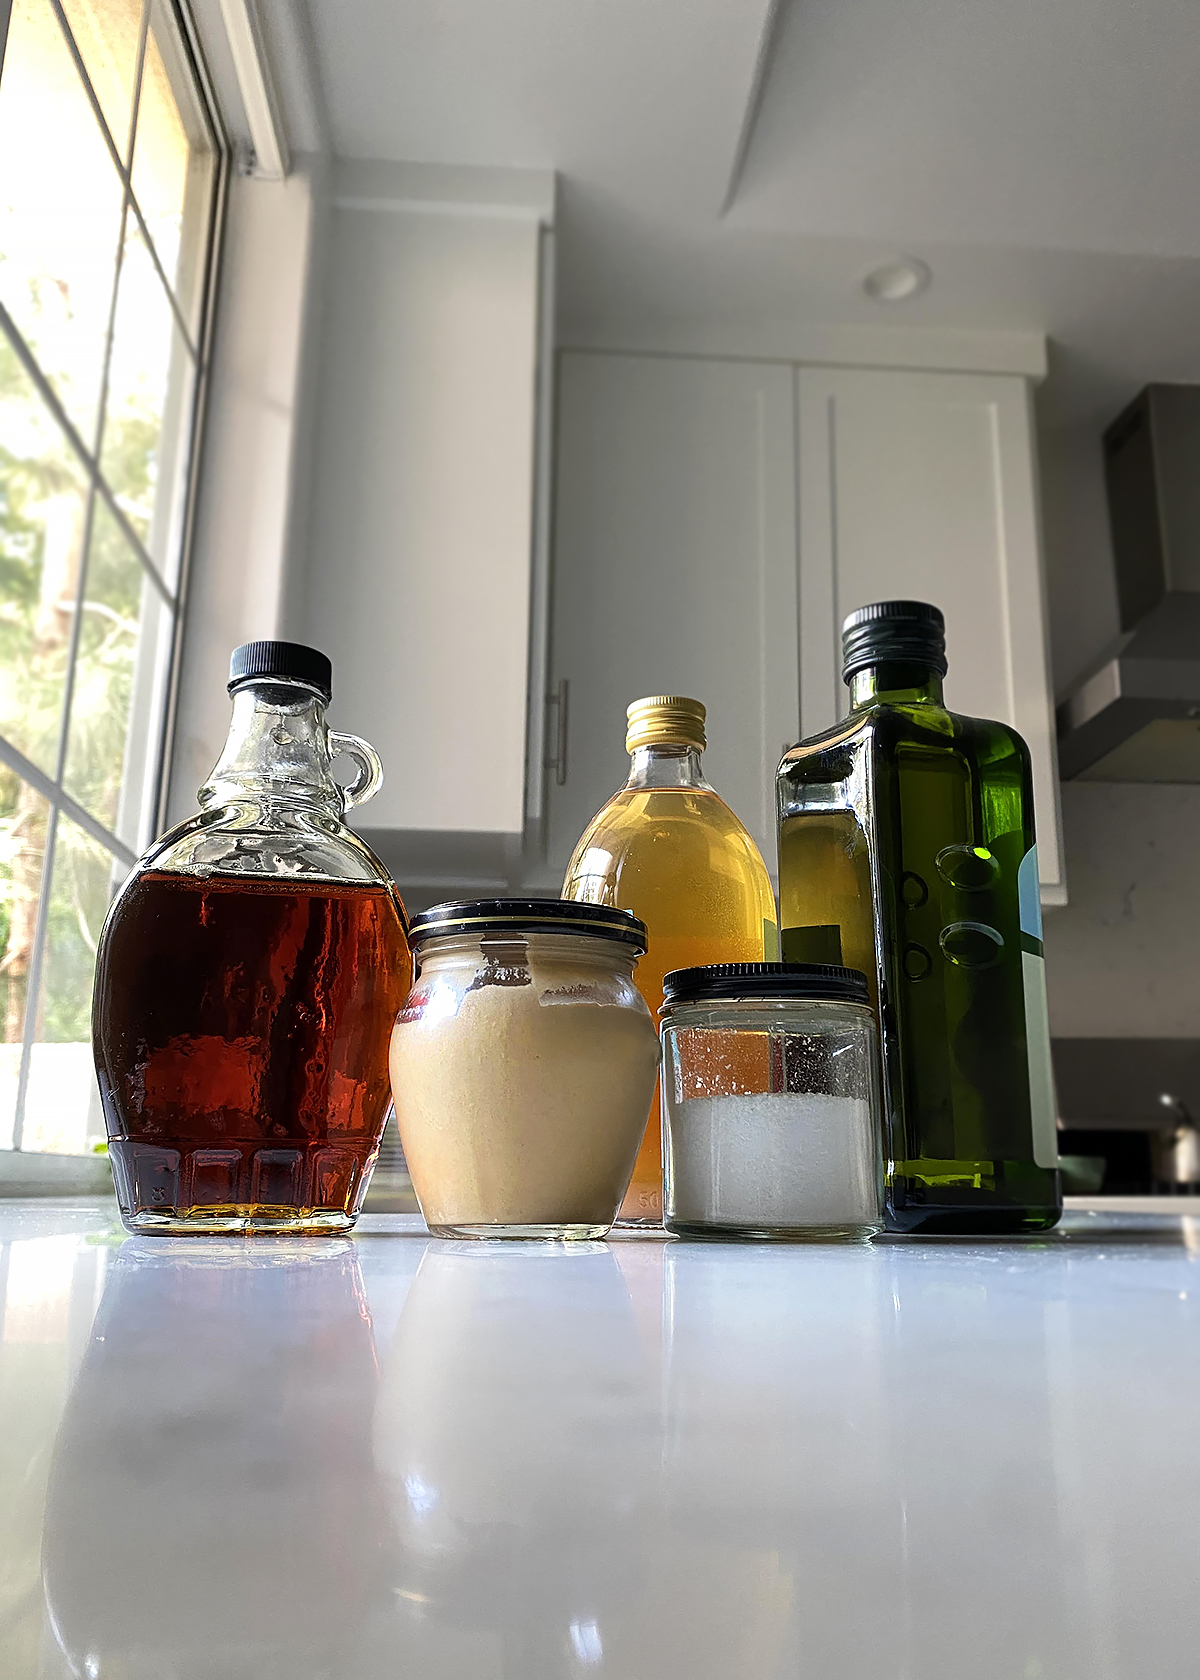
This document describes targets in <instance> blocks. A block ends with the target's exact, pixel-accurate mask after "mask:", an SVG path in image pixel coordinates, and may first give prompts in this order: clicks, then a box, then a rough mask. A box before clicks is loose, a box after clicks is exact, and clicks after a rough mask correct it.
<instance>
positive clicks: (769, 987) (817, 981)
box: [663, 962, 868, 1004]
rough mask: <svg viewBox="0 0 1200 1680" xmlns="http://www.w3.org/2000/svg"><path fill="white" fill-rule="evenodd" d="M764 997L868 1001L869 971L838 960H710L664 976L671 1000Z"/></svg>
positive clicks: (665, 991) (665, 993)
mask: <svg viewBox="0 0 1200 1680" xmlns="http://www.w3.org/2000/svg"><path fill="white" fill-rule="evenodd" d="M751 998H765V999H769V1000H774V1001H776V1002H779V1003H783V1002H787V1001H792V1002H795V1003H816V1002H828V1003H866V1002H868V994H867V977H866V975H865V974H863V973H862V972H861V971H860V970H859V969H857V968H840V967H838V966H837V965H836V964H834V963H781V962H761V963H710V964H709V965H708V967H706V968H676V969H672V971H671V973H670V974H668V975H667V976H666V978H665V979H664V980H663V1001H664V1003H665V1004H669V1003H699V1002H701V1001H704V1002H710V1003H721V1002H724V1003H732V1002H741V1001H742V1000H744V999H751Z"/></svg>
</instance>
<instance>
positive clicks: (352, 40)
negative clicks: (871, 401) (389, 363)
mask: <svg viewBox="0 0 1200 1680" xmlns="http://www.w3.org/2000/svg"><path fill="white" fill-rule="evenodd" d="M309 7H310V13H311V21H312V25H313V32H314V36H315V40H316V48H317V58H318V61H319V67H320V75H321V79H322V82H323V85H324V94H325V100H326V104H327V108H328V113H329V126H330V132H331V137H332V144H333V149H334V151H335V152H336V153H338V154H340V155H344V156H353V157H386V158H398V159H412V160H419V161H425V162H448V163H473V164H505V165H519V166H532V167H539V168H546V167H549V168H553V169H556V170H557V171H558V172H559V175H560V180H561V183H562V213H561V218H560V259H561V260H560V274H561V288H562V294H563V299H562V301H563V315H562V333H563V336H564V337H565V338H566V339H567V340H569V341H571V340H574V341H580V342H607V343H611V344H619V343H621V342H622V341H623V340H625V341H629V342H631V343H632V342H633V341H634V340H636V341H637V342H639V343H641V344H645V343H647V342H650V341H651V340H652V339H653V336H654V334H655V332H656V331H661V332H662V333H663V335H664V336H669V335H670V334H675V335H678V334H679V333H680V332H681V331H683V332H688V331H690V332H692V333H693V335H694V336H695V337H696V339H697V341H706V342H709V343H712V344H713V345H714V346H716V345H718V344H722V345H725V346H727V347H728V348H729V349H730V350H733V351H736V350H737V349H738V348H739V347H740V346H742V345H745V346H747V347H750V348H754V347H757V348H758V349H759V350H760V351H761V350H763V349H764V348H766V347H768V346H769V345H770V344H775V345H778V346H780V347H781V348H782V347H784V346H785V345H786V342H787V339H788V335H789V333H794V332H795V331H796V329H797V328H798V327H800V326H803V325H804V324H807V323H855V322H871V323H874V324H880V323H883V322H886V323H887V324H888V325H892V326H899V325H902V324H907V323H912V324H914V325H921V326H926V327H928V326H958V327H968V326H975V327H977V326H990V327H997V328H1025V329H1030V330H1037V331H1042V332H1047V333H1049V334H1050V335H1052V337H1053V339H1054V341H1055V344H1054V355H1053V360H1052V374H1051V379H1050V381H1049V382H1048V386H1047V390H1046V397H1045V402H1044V412H1045V416H1046V418H1047V419H1048V420H1049V421H1051V422H1058V423H1061V424H1067V423H1078V422H1086V423H1087V424H1089V425H1094V424H1096V423H1097V422H1098V421H1099V419H1101V418H1103V417H1105V416H1106V415H1108V414H1111V413H1112V412H1113V411H1114V410H1115V408H1116V407H1117V406H1118V405H1119V403H1121V402H1122V401H1124V400H1125V398H1126V397H1127V396H1128V395H1129V394H1131V393H1132V391H1133V390H1135V389H1136V388H1137V387H1138V386H1139V385H1140V384H1142V383H1144V382H1145V381H1146V380H1148V379H1152V378H1165V379H1171V378H1176V379H1200V168H1198V167H1197V166H1198V165H1200V98H1198V97H1197V94H1196V88H1197V86H1200V5H1198V4H1197V0H1052V3H1047V0H1002V3H1000V0H781V3H780V5H779V7H778V12H777V16H776V19H775V27H774V29H773V31H770V32H768V34H767V36H766V39H767V40H768V42H769V46H770V52H769V54H768V55H767V59H766V75H765V78H764V79H763V82H762V87H761V95H762V97H761V103H760V104H759V105H758V107H757V110H756V108H755V103H754V97H753V95H754V91H755V76H756V64H757V62H758V58H759V54H760V50H761V48H762V46H763V42H764V31H765V30H766V29H767V26H768V23H769V22H770V18H771V14H772V11H773V10H774V8H773V7H772V6H771V4H770V3H769V0H309ZM755 115H756V116H757V120H756V121H751V120H749V119H751V118H753V117H754V116H755ZM744 133H748V136H749V145H748V147H747V148H746V149H745V156H744V160H742V161H743V162H744V168H743V169H742V171H741V174H740V179H739V181H738V183H737V191H736V194H735V195H734V198H733V202H732V205H731V207H730V208H729V210H728V213H727V214H725V215H724V216H722V214H721V207H722V204H723V202H724V200H725V197H726V193H727V190H728V188H729V185H730V177H731V172H734V173H736V165H737V164H738V161H739V156H740V141H741V139H742V138H743V136H744ZM902 252H909V253H911V254H913V255H916V256H920V257H922V258H923V259H924V260H925V261H926V262H928V263H929V265H930V267H931V268H932V270H933V285H932V287H931V288H930V290H929V292H928V293H927V294H925V295H924V296H922V297H920V298H917V299H914V300H913V301H911V302H909V303H906V304H901V305H892V306H880V305H878V304H874V303H871V302H870V301H869V300H868V299H866V298H865V297H864V296H863V294H862V292H861V290H860V282H861V279H862V276H863V274H864V273H865V272H866V271H867V270H868V269H869V268H870V267H872V266H874V265H875V264H876V263H878V262H881V261H883V260H885V259H888V258H891V257H893V256H895V255H896V254H898V253H902Z"/></svg>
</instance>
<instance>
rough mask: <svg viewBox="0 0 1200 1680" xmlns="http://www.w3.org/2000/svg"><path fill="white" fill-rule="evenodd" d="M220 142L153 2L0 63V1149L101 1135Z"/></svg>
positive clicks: (153, 793) (154, 731)
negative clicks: (101, 1053)
mask: <svg viewBox="0 0 1200 1680" xmlns="http://www.w3.org/2000/svg"><path fill="white" fill-rule="evenodd" d="M224 169H225V148H224V147H223V145H222V143H221V140H220V136H219V129H218V126H217V123H216V120H215V117H214V116H213V114H212V107H211V103H210V102H209V100H208V99H207V96H206V93H205V88H204V83H203V80H202V74H201V72H200V70H199V68H198V66H197V63H196V60H195V58H194V56H193V52H192V48H191V44H190V38H189V36H188V34H187V31H186V28H185V24H184V20H183V18H182V16H181V14H180V13H179V12H178V11H177V10H176V7H175V5H174V4H173V3H168V0H13V5H12V12H11V18H10V22H9V30H8V37H7V42H6V44H5V46H4V54H3V60H2V62H0V1149H3V1148H5V1147H9V1146H11V1147H14V1148H22V1147H23V1148H34V1149H48V1150H52V1151H57V1152H66V1153H77V1152H81V1151H86V1150H88V1149H90V1148H91V1147H93V1146H94V1144H95V1143H97V1142H99V1141H100V1140H102V1138H103V1135H104V1133H103V1123H102V1119H101V1116H100V1113H99V1105H98V1101H97V1097H96V1091H95V1081H94V1077H93V1076H92V1073H91V1066H90V1052H89V1051H88V1049H87V1045H88V1041H89V1031H88V1017H89V1015H90V995H91V971H92V958H93V957H94V948H95V941H96V938H97V937H98V934H99V927H100V922H101V921H102V919H103V913H104V910H105V908H106V907H107V903H108V902H109V899H110V898H111V895H112V893H113V891H114V890H115V889H116V887H117V886H118V885H119V883H120V881H121V880H122V879H123V878H124V875H125V873H126V872H127V870H128V868H129V866H130V864H131V863H132V862H133V860H134V858H135V857H136V855H137V853H138V852H139V851H140V850H141V849H142V848H143V847H144V846H145V844H146V843H147V842H148V840H149V839H150V837H151V836H152V834H153V832H154V831H155V829H156V827H157V815H158V796H159V780H160V776H159V772H160V760H161V754H162V743H163V738H164V731H165V721H166V709H167V701H168V693H169V687H170V674H171V664H172V657H173V650H174V646H175V641H176V629H177V624H178V618H179V593H180V579H181V577H182V573H183V553H184V547H185V533H186V528H187V507H188V503H189V495H190V486H191V467H192V462H193V460H194V456H195V448H194V442H195V432H196V422H197V416H198V413H199V409H200V402H201V396H202V389H203V379H204V371H205V369H204V360H203V350H204V345H205V341H206V320H207V314H208V306H209V294H210V291H211V271H212V257H213V250H214V246H215V232H216V225H217V218H218V212H219V205H220V199H221V188H222V184H223V174H224Z"/></svg>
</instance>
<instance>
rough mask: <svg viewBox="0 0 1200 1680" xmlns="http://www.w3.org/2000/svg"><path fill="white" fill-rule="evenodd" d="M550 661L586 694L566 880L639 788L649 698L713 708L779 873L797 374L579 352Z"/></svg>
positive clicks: (563, 843) (564, 393)
mask: <svg viewBox="0 0 1200 1680" xmlns="http://www.w3.org/2000/svg"><path fill="white" fill-rule="evenodd" d="M552 661H553V665H552V676H553V679H554V681H555V682H559V681H561V680H563V679H565V680H566V681H567V682H568V683H569V685H570V688H569V715H568V724H569V727H568V730H567V779H566V781H565V783H564V784H563V785H561V786H558V785H553V784H552V785H551V787H550V790H549V865H548V877H549V878H550V879H553V878H554V877H555V876H556V875H557V874H559V873H560V872H561V870H562V869H563V868H565V866H566V863H567V860H568V858H569V857H570V854H571V852H572V850H573V848H574V845H575V842H576V840H577V839H578V838H579V835H580V833H581V832H582V830H583V829H584V827H585V826H586V825H587V823H588V822H589V821H590V819H591V818H592V816H593V815H594V814H595V812H596V811H597V810H598V808H599V807H600V806H601V805H602V804H603V803H604V802H605V800H606V799H607V798H608V797H609V795H610V794H612V792H613V791H614V790H615V789H616V788H617V787H619V786H620V784H621V783H622V782H623V781H624V780H625V777H626V775H627V773H628V763H629V761H628V759H627V757H626V755H625V708H626V706H627V705H628V704H629V702H630V701H631V700H636V699H638V698H640V697H641V696H642V695H645V694H688V695H693V696H694V697H695V698H697V699H699V700H703V702H704V704H705V705H706V706H707V707H708V739H709V748H708V752H707V753H706V754H705V764H706V766H707V773H708V776H709V779H710V781H711V782H712V783H713V786H714V787H716V789H717V790H718V792H719V793H720V794H721V795H722V796H723V797H724V798H725V800H726V801H727V802H728V803H729V804H730V805H731V806H732V807H733V809H734V810H735V811H736V812H737V814H738V816H739V817H740V818H741V820H742V822H744V823H745V825H746V827H747V828H748V829H749V830H750V832H751V833H752V834H753V835H754V838H755V839H756V840H757V842H758V844H759V846H760V848H761V849H762V853H763V857H764V859H765V860H766V862H767V865H768V867H769V868H770V869H771V870H772V871H774V869H775V815H774V778H775V769H776V766H777V764H778V762H779V757H780V753H781V749H782V748H783V746H784V744H785V743H789V744H790V742H791V741H793V740H794V739H795V738H796V732H797V728H798V723H799V716H798V714H799V687H798V674H797V619H796V523H795V451H794V414H793V391H792V376H791V371H790V369H788V368H786V367H779V366H772V365H764V364H755V363H748V362H708V361H699V360H691V359H685V358H673V357H662V356H610V355H593V354H586V353H577V354H576V353H567V354H564V355H563V357H562V359H561V365H560V378H559V392H558V452H557V495H556V516H555V545H554V606H553V638H552Z"/></svg>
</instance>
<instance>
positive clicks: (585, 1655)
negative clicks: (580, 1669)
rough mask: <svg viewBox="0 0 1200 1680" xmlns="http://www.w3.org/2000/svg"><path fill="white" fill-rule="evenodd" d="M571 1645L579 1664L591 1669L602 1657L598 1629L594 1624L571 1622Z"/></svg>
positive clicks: (592, 1622) (589, 1622) (601, 1645)
mask: <svg viewBox="0 0 1200 1680" xmlns="http://www.w3.org/2000/svg"><path fill="white" fill-rule="evenodd" d="M571 1645H572V1648H573V1649H574V1652H575V1655H576V1656H577V1657H578V1658H579V1660H580V1662H581V1663H586V1664H587V1665H588V1666H589V1667H593V1666H594V1665H595V1664H596V1663H598V1662H599V1661H600V1658H601V1657H602V1656H603V1655H604V1645H603V1643H602V1642H601V1639H600V1629H599V1626H598V1625H597V1623H596V1622H594V1621H588V1622H572V1623H571Z"/></svg>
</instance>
